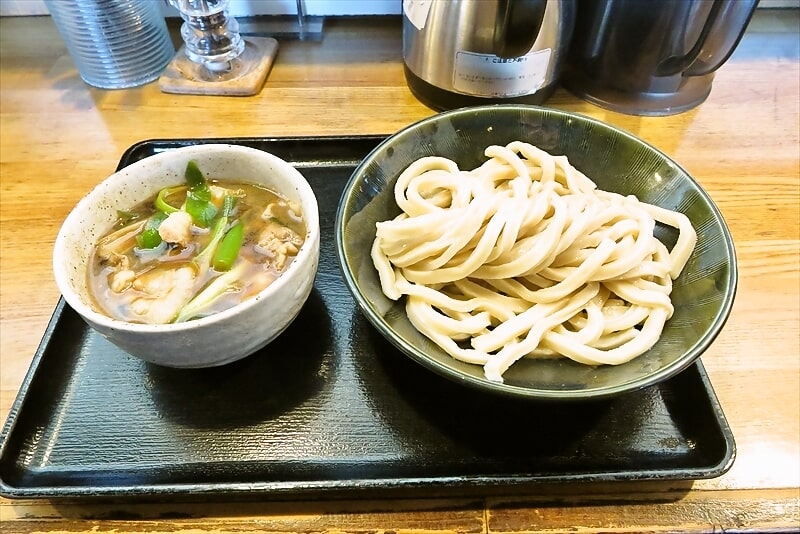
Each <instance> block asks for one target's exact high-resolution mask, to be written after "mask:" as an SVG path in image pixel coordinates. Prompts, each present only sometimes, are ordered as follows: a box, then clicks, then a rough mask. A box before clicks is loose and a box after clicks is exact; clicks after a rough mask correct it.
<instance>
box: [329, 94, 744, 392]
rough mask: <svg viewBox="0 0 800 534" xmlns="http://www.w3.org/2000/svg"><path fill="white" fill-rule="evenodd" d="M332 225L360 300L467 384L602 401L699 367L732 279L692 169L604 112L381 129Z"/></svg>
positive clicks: (398, 337) (399, 337) (378, 324)
mask: <svg viewBox="0 0 800 534" xmlns="http://www.w3.org/2000/svg"><path fill="white" fill-rule="evenodd" d="M335 237H336V243H337V253H338V258H339V262H340V266H341V270H342V273H343V276H344V280H345V283H346V285H347V287H348V289H349V290H350V292H351V293H352V295H353V297H354V299H355V301H356V302H357V304H358V308H359V309H360V313H362V314H363V315H364V316H365V317H366V318H367V319H368V321H369V322H370V323H371V324H372V325H373V326H374V328H376V329H377V330H378V331H379V332H380V333H381V334H382V335H383V336H384V337H385V338H386V339H388V340H389V341H390V342H391V344H393V345H394V347H395V348H397V349H399V351H400V352H402V353H404V354H405V355H407V356H409V357H410V358H412V359H413V360H415V361H416V362H418V363H419V364H421V365H422V366H424V367H425V368H427V369H428V370H429V371H433V372H435V373H438V374H440V375H442V376H444V377H447V378H450V379H453V380H455V381H457V382H460V383H462V384H464V385H465V386H473V387H476V388H479V389H481V390H485V391H490V392H496V393H498V394H505V395H509V396H514V397H525V398H530V399H537V400H555V401H559V400H573V399H575V400H580V399H602V398H608V397H612V396H616V395H620V394H623V393H626V392H631V391H634V390H638V389H642V388H645V387H649V386H653V385H654V384H657V383H659V382H661V381H663V380H666V379H668V378H670V377H673V376H674V375H676V374H677V373H679V372H681V371H682V370H684V369H686V368H687V367H688V366H690V365H692V364H693V362H694V361H695V360H696V359H697V358H698V357H699V356H700V355H701V354H702V353H703V352H704V351H705V350H706V349H707V348H708V347H709V345H710V344H711V343H712V342H713V340H714V339H715V338H716V336H717V335H718V334H719V332H720V331H721V329H722V328H723V326H724V324H725V322H726V320H727V317H728V315H729V313H730V310H731V307H732V304H733V300H734V296H735V292H736V284H737V266H736V257H735V253H734V247H733V242H732V239H731V235H730V233H729V230H728V228H727V226H726V224H725V221H724V220H723V217H722V215H721V214H720V212H719V210H718V209H717V207H716V206H715V205H714V203H713V201H712V199H711V198H710V197H709V195H708V194H707V193H706V192H705V191H704V190H703V189H702V187H701V186H700V185H699V184H698V183H697V181H695V180H694V179H693V178H692V177H691V176H690V175H689V174H688V173H687V172H686V171H685V170H684V169H683V168H681V166H680V165H678V164H677V163H676V162H675V161H673V160H672V159H670V158H669V157H668V156H667V155H665V154H664V153H663V152H661V151H659V150H658V149H656V148H655V147H653V146H651V145H649V144H648V143H646V142H644V141H643V140H641V139H639V138H637V137H635V136H633V135H631V134H630V133H627V132H625V131H622V130H620V129H618V128H615V127H613V126H611V125H609V124H605V123H603V122H601V121H598V120H595V119H592V118H589V117H586V116H582V115H579V114H575V113H569V112H565V111H560V110H556V109H548V108H544V107H537V106H527V105H513V104H500V105H487V106H477V107H468V108H462V109H456V110H452V111H447V112H443V113H439V114H436V115H433V116H431V117H428V118H426V119H423V120H421V121H419V122H416V123H414V124H411V125H410V126H408V127H406V128H404V129H402V130H400V131H399V132H397V133H396V134H394V135H391V136H390V137H388V138H387V139H386V140H385V141H383V142H381V143H380V144H379V145H378V146H377V147H376V148H375V149H374V150H373V151H372V152H371V153H370V154H368V155H367V156H366V158H365V159H364V160H363V161H362V162H361V163H360V164H359V165H358V167H357V168H356V169H355V171H354V172H353V174H352V176H351V178H350V180H349V182H348V183H347V185H346V186H345V188H344V191H343V194H342V198H341V201H340V206H339V209H338V212H337V217H336V225H335Z"/></svg>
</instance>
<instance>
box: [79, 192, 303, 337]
mask: <svg viewBox="0 0 800 534" xmlns="http://www.w3.org/2000/svg"><path fill="white" fill-rule="evenodd" d="M208 185H209V187H210V189H211V191H212V192H214V194H215V195H219V196H221V195H223V194H229V195H231V196H234V197H235V199H236V200H235V204H234V206H235V207H234V209H233V212H232V214H231V216H230V217H229V219H228V222H227V224H226V225H225V226H226V230H225V231H226V232H229V231H230V230H231V229H232V228H233V226H234V225H236V224H241V225H242V228H243V236H242V243H241V248H240V249H239V251H238V255H237V256H236V258H235V261H234V262H233V264H232V266H231V267H230V268H229V270H225V271H220V270H217V269H215V268H214V267H213V265H209V266H207V265H206V264H207V263H208V262H206V261H205V259H203V261H199V260H198V257H201V258H202V256H203V254H201V252H202V251H204V250H205V249H206V248H207V247H209V245H210V244H211V243H212V235H213V233H214V232H213V228H212V227H211V224H213V222H212V223H211V224H209V226H208V227H205V228H204V227H203V226H202V225H198V224H196V223H192V224H191V228H190V232H189V237H188V240H187V241H186V242H168V240H167V238H164V239H163V240H162V241H163V242H162V243H161V244H160V245H159V246H158V247H154V248H152V249H144V248H142V247H141V246H137V240H136V236H137V235H139V234H141V233H142V232H143V231H144V230H145V229H146V228H147V224H148V221H152V220H156V219H158V218H159V217H160V218H162V219H163V218H164V217H165V214H163V213H159V210H158V209H157V208H156V196H154V197H153V198H150V199H148V200H147V201H145V202H143V203H141V204H139V205H138V206H135V207H134V208H133V209H131V210H130V211H126V212H124V213H123V212H121V213H120V219H119V220H118V222H117V224H116V225H115V226H114V228H112V229H111V230H110V231H109V232H108V233H107V234H106V235H104V236H103V237H102V238H101V239H100V240H99V241H98V243H97V245H96V246H95V247H94V250H93V252H92V257H91V261H90V266H91V267H90V269H89V273H88V278H89V289H90V293H91V296H92V298H93V300H94V304H95V308H96V309H97V310H98V311H101V312H102V313H105V314H107V315H109V316H110V317H112V318H114V319H119V320H122V321H127V322H133V323H170V322H176V319H177V320H180V321H182V320H189V319H193V318H198V317H203V316H207V315H210V314H213V313H217V312H220V311H222V310H225V309H228V308H231V307H233V306H235V305H237V304H239V303H240V302H243V301H244V300H246V299H248V298H250V297H252V296H254V295H256V294H257V293H259V292H260V291H261V290H263V289H264V288H266V287H267V286H269V285H270V284H271V283H272V282H273V281H274V280H275V279H277V278H278V277H279V276H280V275H281V273H282V272H284V271H285V270H286V268H287V267H288V266H289V265H290V264H291V262H292V261H293V260H294V258H295V256H296V255H297V252H298V251H299V249H300V247H301V246H302V244H303V242H304V239H305V235H306V227H305V223H304V220H303V218H302V214H301V213H300V209H299V206H297V205H293V203H290V202H288V201H287V200H286V199H284V198H283V197H282V196H280V195H278V194H277V193H276V192H274V191H271V190H269V189H267V188H264V187H261V186H258V185H254V184H248V183H242V182H228V181H226V182H220V181H212V180H209V181H208ZM223 188H224V191H225V193H223V192H222V191H223ZM170 189H178V191H176V192H174V193H172V194H170V195H167V196H165V197H164V198H165V199H166V200H167V201H168V203H169V205H171V206H174V207H177V206H181V205H184V206H185V203H186V202H187V200H186V197H187V194H186V190H185V188H181V187H180V186H176V187H175V188H170ZM180 189H183V191H180ZM217 201H220V199H219V198H217ZM220 203H221V201H220ZM186 217H188V215H187V216H186ZM178 218H179V217H178ZM160 224H161V226H160V227H159V228H158V232H159V233H161V234H164V235H170V234H171V232H167V231H166V226H165V225H166V224H167V223H165V222H161V223H160ZM171 239H172V238H170V240H171ZM176 239H178V238H176ZM223 239H224V238H223ZM139 244H141V243H139ZM206 255H208V254H206ZM212 284H217V286H220V287H221V288H222V289H220V290H219V291H216V290H214V289H215V287H216V286H213V287H212ZM204 290H206V291H205V293H204V295H205V294H208V293H209V292H211V291H212V290H214V291H213V292H214V295H215V296H214V298H213V299H211V300H210V301H209V302H208V303H207V304H204V305H202V306H200V307H199V311H198V312H197V313H196V314H192V315H191V316H190V317H181V316H180V313H182V311H184V310H186V309H187V308H188V306H187V305H188V304H189V303H190V302H191V303H192V304H191V307H192V309H194V308H197V305H196V302H197V300H198V299H200V298H201V297H198V295H199V294H200V293H201V292H203V291H204ZM202 298H203V299H205V297H202Z"/></svg>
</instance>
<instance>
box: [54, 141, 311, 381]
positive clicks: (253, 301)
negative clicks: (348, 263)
mask: <svg viewBox="0 0 800 534" xmlns="http://www.w3.org/2000/svg"><path fill="white" fill-rule="evenodd" d="M192 159H194V160H196V161H197V163H198V164H199V166H200V168H201V169H202V170H203V173H204V174H205V175H206V176H207V177H208V178H209V179H218V180H234V181H240V182H250V183H256V184H261V185H264V186H266V187H269V188H270V189H272V190H274V191H277V192H279V193H281V194H282V195H284V196H285V197H286V198H288V199H290V200H292V201H295V202H298V203H299V204H300V206H301V208H302V211H303V215H304V217H305V222H306V226H307V234H306V236H305V243H304V244H303V246H302V247H301V249H300V251H299V253H298V255H297V257H296V258H295V260H294V261H293V262H292V263H291V264H290V265H289V267H288V269H287V270H286V271H285V272H284V273H283V274H282V275H281V276H280V277H279V278H278V279H277V280H276V281H275V282H273V283H272V284H271V285H270V286H268V287H267V288H266V289H264V290H263V291H261V293H259V294H258V295H256V296H255V297H252V298H250V299H248V300H247V301H245V302H243V303H241V304H239V305H237V306H235V307H233V308H229V309H228V310H225V311H222V312H219V313H216V314H213V315H209V316H207V317H204V318H201V319H197V320H192V321H188V322H185V323H178V324H155V325H146V324H134V323H128V322H123V321H119V320H115V319H112V318H110V317H108V316H107V315H105V314H103V313H100V312H99V311H98V310H97V309H96V308H95V306H94V305H93V304H92V299H91V298H90V296H89V294H88V292H89V290H88V281H87V269H88V264H89V260H90V255H91V252H92V248H93V246H94V244H95V243H96V241H97V240H98V239H99V238H100V237H101V236H102V235H103V234H104V233H106V232H107V231H108V230H109V229H110V228H111V226H112V225H113V224H114V221H115V220H116V218H117V210H124V209H130V208H131V207H133V206H135V205H136V204H138V203H140V202H142V201H144V200H145V199H147V198H149V197H151V196H153V195H155V194H156V193H157V192H158V190H159V189H161V188H163V187H166V186H169V185H175V184H178V183H182V182H183V180H184V178H183V176H184V172H185V170H186V164H187V162H188V161H189V160H192ZM319 239H320V232H319V210H318V207H317V200H316V197H315V195H314V192H313V191H312V189H311V187H310V185H309V184H308V182H307V181H306V179H305V178H304V177H303V176H302V175H301V174H300V172H299V171H298V170H297V169H295V168H294V167H292V166H291V165H290V164H289V163H287V162H286V161H284V160H282V159H280V158H278V157H276V156H274V155H272V154H269V153H267V152H264V151H261V150H256V149H253V148H248V147H244V146H233V145H223V144H199V145H192V146H187V147H182V148H178V149H175V150H170V151H167V152H162V153H160V154H156V155H153V156H151V157H148V158H145V159H143V160H140V161H137V162H135V163H133V164H131V165H129V166H127V167H125V168H123V169H121V170H119V171H118V172H116V173H115V174H113V175H111V176H110V177H108V178H107V179H105V180H104V181H103V182H101V183H100V184H99V185H97V186H96V187H95V188H94V189H93V190H92V191H91V192H89V194H87V195H86V196H85V197H84V198H82V199H81V200H80V201H79V202H78V204H77V205H76V206H75V208H74V209H73V210H72V212H71V213H70V214H69V215H68V216H67V218H66V220H65V221H64V223H63V225H62V227H61V230H60V231H59V233H58V236H57V238H56V242H55V248H54V251H53V271H54V274H55V279H56V283H57V285H58V288H59V290H60V291H61V294H62V295H63V296H64V299H65V300H66V302H67V304H69V305H70V306H71V307H72V308H73V309H74V310H75V311H76V312H78V314H80V316H81V317H82V318H83V319H84V320H85V321H86V322H87V323H88V324H89V325H90V326H91V327H93V328H94V329H96V330H97V331H98V332H100V333H101V334H102V335H103V336H104V337H105V338H107V339H108V340H109V341H111V342H112V343H114V344H115V345H117V346H118V347H120V348H121V349H123V350H125V351H126V352H128V353H129V354H131V355H132V356H135V357H138V358H141V359H142V360H145V361H148V362H151V363H155V364H159V365H164V366H169V367H187V368H191V367H211V366H216V365H222V364H226V363H229V362H233V361H235V360H239V359H241V358H244V357H245V356H248V355H250V354H252V353H253V352H255V351H257V350H258V349H260V348H261V347H263V346H265V345H266V344H268V343H269V342H270V341H272V340H273V339H275V337H277V336H278V335H279V334H280V333H281V332H283V330H284V329H285V328H286V327H287V326H288V325H289V324H290V323H291V322H292V321H293V320H294V318H295V317H296V316H297V315H298V313H299V312H300V309H301V308H302V307H303V304H304V303H305V301H306V299H307V298H308V296H309V294H310V293H311V288H312V286H313V282H314V277H315V275H316V271H317V264H318V262H319Z"/></svg>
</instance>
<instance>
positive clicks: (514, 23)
mask: <svg viewBox="0 0 800 534" xmlns="http://www.w3.org/2000/svg"><path fill="white" fill-rule="evenodd" d="M546 8H547V0H498V2H497V17H496V18H495V24H494V53H495V55H497V56H499V57H506V58H512V57H519V56H524V55H525V54H527V53H528V51H529V50H530V49H531V47H533V43H535V42H536V37H538V35H539V30H540V29H541V27H542V20H544V11H545V9H546Z"/></svg>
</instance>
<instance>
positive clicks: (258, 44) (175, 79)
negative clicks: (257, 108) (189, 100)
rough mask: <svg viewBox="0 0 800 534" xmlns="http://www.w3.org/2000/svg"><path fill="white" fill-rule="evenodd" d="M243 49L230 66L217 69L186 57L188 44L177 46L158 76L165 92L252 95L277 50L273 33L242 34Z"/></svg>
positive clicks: (264, 76)
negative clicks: (219, 70) (175, 52)
mask: <svg viewBox="0 0 800 534" xmlns="http://www.w3.org/2000/svg"><path fill="white" fill-rule="evenodd" d="M243 39H244V42H245V48H244V52H242V54H241V55H240V56H239V57H238V58H236V59H234V60H233V61H231V69H230V70H229V71H226V72H224V73H214V72H211V71H209V70H208V69H206V68H205V67H204V66H203V65H200V64H198V63H195V62H194V61H192V60H190V59H189V58H188V57H186V52H185V45H184V46H182V47H181V48H180V50H178V53H177V54H175V57H174V58H173V59H172V61H171V62H170V63H169V65H167V67H166V69H164V72H163V73H161V77H160V78H159V79H158V87H159V88H160V89H161V91H162V92H164V93H179V94H189V95H220V96H250V95H255V94H258V92H259V91H261V87H262V86H263V85H264V81H265V80H266V79H267V74H269V71H270V69H271V68H272V63H273V61H274V60H275V56H276V55H277V53H278V41H277V40H276V39H274V38H272V37H250V36H248V37H243Z"/></svg>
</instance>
